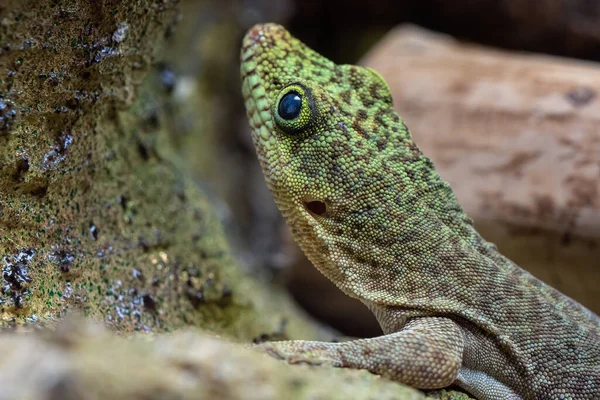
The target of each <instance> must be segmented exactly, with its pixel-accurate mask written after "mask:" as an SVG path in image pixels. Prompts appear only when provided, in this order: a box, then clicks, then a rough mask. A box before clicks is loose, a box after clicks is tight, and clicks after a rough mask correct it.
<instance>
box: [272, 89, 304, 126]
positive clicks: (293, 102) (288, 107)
mask: <svg viewBox="0 0 600 400" xmlns="http://www.w3.org/2000/svg"><path fill="white" fill-rule="evenodd" d="M301 109H302V97H300V95H299V94H298V93H296V92H289V93H288V94H286V95H285V96H283V97H282V98H281V100H280V101H279V109H278V110H277V111H278V112H279V116H280V117H281V118H283V119H287V120H290V119H294V118H296V117H298V115H300V110H301Z"/></svg>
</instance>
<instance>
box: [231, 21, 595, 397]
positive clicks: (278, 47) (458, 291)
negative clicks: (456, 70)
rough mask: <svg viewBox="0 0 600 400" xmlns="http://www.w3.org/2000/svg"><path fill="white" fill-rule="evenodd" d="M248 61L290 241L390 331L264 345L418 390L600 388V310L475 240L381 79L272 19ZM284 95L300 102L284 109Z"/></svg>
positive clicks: (259, 30)
mask: <svg viewBox="0 0 600 400" xmlns="http://www.w3.org/2000/svg"><path fill="white" fill-rule="evenodd" d="M241 58H242V65H241V72H242V79H243V95H244V99H245V101H246V108H247V113H248V118H249V120H250V125H251V127H252V129H253V140H254V144H255V146H256V150H257V153H258V157H259V159H260V163H261V165H262V169H263V172H264V175H265V178H266V181H267V184H268V186H269V188H270V190H271V192H272V193H273V196H274V198H275V201H276V202H277V205H278V206H279V209H280V210H281V212H282V213H283V215H284V216H285V218H286V220H287V222H288V224H289V226H290V227H291V229H292V232H293V235H294V238H295V239H296V240H297V241H298V243H299V244H300V246H301V247H302V249H303V251H304V252H305V253H306V254H307V255H308V257H309V258H310V259H311V261H312V262H313V264H314V265H315V266H316V267H317V268H318V269H319V270H320V271H321V272H322V273H323V274H324V275H326V276H327V277H328V278H329V279H331V280H332V281H333V282H334V283H335V284H336V285H337V286H338V287H339V288H340V289H341V290H343V291H344V292H345V293H346V294H348V295H349V296H352V297H355V298H358V299H360V300H361V301H363V302H364V303H365V304H366V305H367V306H368V307H369V308H370V309H371V310H372V311H373V313H374V314H375V315H376V316H377V318H378V320H379V322H380V324H381V326H382V328H383V331H384V332H385V336H381V337H378V338H373V339H363V340H356V341H351V342H345V343H322V342H307V341H287V342H273V343H268V344H266V345H264V347H265V349H266V350H267V351H268V352H269V353H270V354H272V355H274V356H276V357H279V358H282V359H286V360H288V361H289V362H308V363H311V364H326V365H333V366H338V367H348V368H362V369H368V370H370V371H372V372H374V373H377V374H381V375H383V376H387V377H389V378H391V379H394V380H397V381H399V382H402V383H405V384H408V385H412V386H414V387H417V388H422V389H428V388H440V387H445V386H448V385H451V384H457V385H459V386H460V387H462V388H464V389H465V390H466V391H468V392H469V393H471V394H473V395H475V396H476V397H478V398H480V399H520V398H524V399H598V398H600V336H599V335H600V333H599V332H600V322H599V319H598V317H597V316H596V315H594V314H593V313H591V312H590V311H588V310H587V309H586V308H584V307H583V306H581V305H579V304H578V303H577V302H575V301H573V300H571V299H570V298H568V297H566V296H564V295H563V294H561V293H560V292H558V291H557V290H555V289H553V288H551V287H549V286H547V285H546V284H544V283H543V282H541V281H539V280H537V279H536V278H534V277H533V276H531V275H530V274H529V273H527V272H525V271H524V270H522V269H521V268H519V267H518V266H517V265H515V264H514V263H513V262H511V261H510V260H508V259H507V258H505V257H504V256H502V255H501V254H500V253H498V251H497V250H496V247H495V246H494V245H493V244H490V243H487V242H486V241H485V240H484V239H482V238H481V236H480V235H479V234H478V233H477V231H476V230H475V229H474V227H473V225H472V223H471V220H470V219H469V218H468V217H467V216H466V215H465V213H464V212H463V210H462V208H461V206H460V205H459V204H458V202H457V200H456V198H455V196H454V193H453V192H452V189H451V188H450V186H449V185H448V184H447V183H446V182H445V181H443V180H442V179H441V178H440V177H439V175H438V174H437V172H436V171H435V169H434V166H433V164H432V162H431V161H430V160H429V159H428V158H427V157H425V156H424V155H423V154H422V153H421V151H420V150H419V148H418V147H417V145H416V144H415V143H414V141H413V140H412V138H411V135H410V133H409V131H408V129H407V127H406V125H405V124H404V123H403V121H402V119H401V118H400V117H399V116H398V114H396V113H395V112H394V110H393V108H392V98H391V95H390V91H389V88H388V87H387V85H386V83H385V82H384V80H383V79H382V78H381V76H379V75H378V74H377V73H376V72H374V71H373V70H370V69H367V68H362V67H357V66H350V65H336V64H334V63H333V62H331V61H330V60H328V59H326V58H324V57H322V56H320V55H319V54H317V53H316V52H314V51H313V50H311V49H309V48H308V47H306V46H305V45H304V44H302V43H301V42H300V41H298V40H297V39H295V38H293V37H292V36H290V34H289V33H288V32H287V31H286V30H285V29H284V28H283V27H281V26H278V25H274V24H266V25H257V26H255V27H254V28H252V29H251V30H250V31H249V32H248V34H247V35H246V37H245V38H244V42H243V48H242V51H241ZM290 92H293V93H295V94H297V95H298V97H300V98H301V99H302V105H301V110H300V112H299V113H298V116H297V118H292V119H283V118H282V117H281V113H280V111H279V109H278V106H279V103H280V102H281V99H282V98H283V97H284V96H286V94H288V93H290ZM431 112H432V113H433V112H435V110H431ZM446 134H451V132H446ZM315 295H318V294H315Z"/></svg>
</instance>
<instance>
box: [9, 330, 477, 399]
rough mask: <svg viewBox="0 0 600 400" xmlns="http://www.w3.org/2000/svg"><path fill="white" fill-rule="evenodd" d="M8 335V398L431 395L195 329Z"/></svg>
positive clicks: (378, 397)
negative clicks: (280, 357) (290, 360)
mask: <svg viewBox="0 0 600 400" xmlns="http://www.w3.org/2000/svg"><path fill="white" fill-rule="evenodd" d="M0 339H1V340H0V354H2V357H1V358H0V388H1V389H0V398H1V399H2V400H12V399H15V400H16V399H19V400H35V399H40V400H42V399H44V400H45V399H81V400H86V399H90V400H91V399H114V400H119V399H128V400H129V399H140V400H141V399H143V400H152V399H222V400H230V399H231V400H233V399H247V400H252V399H260V400H269V399H291V400H293V399H315V400H316V399H332V400H333V399H340V400H341V399H357V400H359V399H390V400H391V399H398V400H400V399H406V400H418V399H424V398H425V396H424V395H423V394H422V393H420V392H418V391H416V390H414V389H410V388H407V387H405V386H402V385H399V384H396V383H394V382H391V381H388V380H386V379H382V378H380V377H379V376H376V375H372V374H370V373H369V372H367V371H357V370H342V369H334V368H319V367H313V368H310V367H308V366H306V365H288V364H284V363H282V362H280V361H277V360H275V359H273V358H271V357H269V356H268V355H266V354H263V353H259V352H258V351H253V350H249V349H245V348H243V346H240V345H234V344H232V343H229V342H226V341H223V340H220V339H217V338H215V337H212V336H207V335H204V334H199V333H194V332H191V331H182V332H177V333H174V334H171V335H161V336H159V337H157V338H156V339H155V340H147V339H146V338H145V337H144V336H136V337H134V338H132V339H130V340H126V339H123V338H118V337H115V336H114V335H109V334H106V332H103V331H102V330H100V329H99V328H98V327H96V326H90V325H81V324H76V325H75V324H73V323H72V322H71V323H69V324H66V325H63V326H60V327H59V329H58V331H57V332H56V333H49V332H38V333H37V334H31V333H28V334H19V335H15V334H13V335H8V334H4V335H3V334H0ZM444 396H445V397H441V398H455V399H468V397H463V396H462V395H460V394H455V395H454V396H455V397H449V396H450V394H448V393H446V394H444Z"/></svg>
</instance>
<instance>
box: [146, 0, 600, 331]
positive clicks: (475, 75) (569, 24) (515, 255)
mask: <svg viewBox="0 0 600 400" xmlns="http://www.w3.org/2000/svg"><path fill="white" fill-rule="evenodd" d="M260 22H278V23H280V24H283V25H285V26H286V27H287V28H288V29H289V30H290V31H291V32H292V34H293V35H295V36H296V37H298V38H299V39H301V40H302V41H304V42H305V43H307V44H308V45H309V46H311V47H312V48H314V49H315V50H317V51H319V52H320V53H322V54H324V55H325V56H327V57H329V58H331V59H332V60H333V61H335V62H337V63H361V64H366V65H369V66H372V67H374V68H375V69H377V70H378V71H380V72H381V73H382V74H383V75H384V77H385V78H386V80H388V82H389V83H390V87H391V89H392V92H393V94H394V101H395V107H396V108H397V110H398V111H399V112H400V114H401V115H402V116H403V117H404V118H405V120H406V121H407V124H408V126H409V127H411V129H412V131H413V135H414V137H415V139H416V141H417V143H418V144H419V145H420V146H421V148H422V149H423V150H424V152H425V153H426V154H427V155H429V156H430V157H432V158H433V160H434V162H435V163H436V165H437V167H438V169H439V170H440V173H441V174H442V176H443V177H444V178H446V179H447V180H449V181H450V183H451V184H452V185H453V187H454V188H455V190H456V192H457V195H458V197H459V199H460V200H461V202H462V203H463V205H464V206H465V208H466V209H467V212H468V213H469V214H470V216H471V217H472V218H473V219H474V220H475V224H476V226H477V227H478V228H479V229H480V230H481V232H482V233H483V234H484V236H485V237H486V238H487V239H488V240H491V241H493V242H495V243H496V244H497V245H498V246H499V248H500V250H501V251H502V252H503V253H505V254H506V255H507V256H509V257H510V258H512V259H513V260H514V261H516V262H517V263H519V264H520V265H521V266H523V267H524V268H526V269H528V270H530V271H531V272H532V273H534V275H536V276H538V277H540V278H542V279H543V280H545V281H547V282H549V283H551V284H552V285H553V286H555V287H557V288H559V289H560V290H561V291H563V292H565V293H566V294H568V295H570V296H572V297H574V298H576V299H577V300H579V301H580V302H582V303H583V304H585V305H586V306H587V307H589V308H590V309H592V310H593V311H595V312H596V313H598V312H600V294H598V290H597V288H598V287H600V272H599V271H600V261H599V260H600V246H599V245H598V243H599V242H600V204H599V198H600V183H599V182H600V124H599V122H600V121H599V119H600V104H599V101H598V97H597V96H596V93H597V90H600V68H599V67H598V64H595V63H594V61H600V51H599V50H600V2H598V1H595V0H456V1H442V0H421V1H418V2H414V1H399V0H395V1H392V0H390V1H386V0H370V1H359V0H345V1H341V0H339V1H338V0H330V1H300V0H296V1H294V0H229V1H223V0H182V1H181V14H180V21H179V23H178V24H177V25H176V26H175V27H174V28H173V30H172V31H170V32H169V37H168V46H167V48H166V52H165V54H164V56H163V57H162V59H161V60H160V61H159V62H158V63H157V64H156V68H155V71H154V73H153V75H154V79H156V81H157V82H159V84H160V85H162V86H163V87H164V90H166V91H167V92H169V93H170V96H169V97H167V99H166V100H164V103H158V104H154V103H152V102H149V103H148V104H149V105H148V110H146V113H147V116H148V117H147V121H148V122H147V129H148V131H149V132H151V131H152V129H154V128H153V126H154V125H157V124H156V122H157V121H158V120H160V121H161V122H166V123H167V124H169V125H170V126H171V129H170V132H172V134H173V136H174V137H173V138H172V139H173V140H174V141H175V143H177V151H178V153H179V154H178V157H177V159H178V165H177V167H178V168H179V169H180V170H185V171H186V173H189V174H191V175H192V176H194V178H195V179H196V181H197V182H198V184H199V185H201V186H202V187H203V189H204V190H205V191H206V192H207V193H209V194H210V196H211V198H212V199H213V202H214V204H215V206H216V207H217V209H218V210H219V211H220V216H221V218H222V220H223V221H224V222H225V225H226V229H227V232H228V237H229V240H230V242H231V244H232V246H231V247H232V248H233V249H234V251H235V252H236V256H237V257H238V258H239V259H240V260H241V261H242V262H243V264H244V265H245V266H246V267H247V268H248V269H249V270H250V271H252V272H253V273H255V274H256V275H257V276H259V277H261V279H264V280H267V281H272V282H273V283H274V284H278V285H285V286H286V287H287V288H288V289H289V291H290V292H291V293H292V294H293V296H294V297H295V299H296V300H297V301H298V303H300V304H301V305H302V306H303V307H304V308H305V309H306V310H307V311H308V312H309V313H310V314H312V315H313V316H315V317H316V318H318V319H319V320H321V321H323V322H324V323H326V324H329V325H331V326H333V327H334V328H336V329H338V330H339V331H340V332H342V333H343V334H347V335H352V336H374V335H377V334H378V333H379V327H378V325H377V323H376V321H375V320H374V318H373V317H372V316H371V315H370V313H369V312H368V311H366V309H364V308H363V306H362V305H361V304H360V303H358V302H356V301H353V300H351V299H348V298H347V297H346V296H344V295H342V294H341V293H340V292H339V291H338V290H337V289H336V288H335V287H333V285H331V284H330V283H329V282H327V281H326V280H325V279H324V278H322V277H321V276H320V274H319V273H318V271H317V270H316V269H315V268H314V267H313V266H312V265H310V263H309V262H308V261H307V260H306V259H305V258H304V256H303V255H302V253H301V252H300V251H299V250H298V249H297V248H296V246H295V245H294V243H293V241H292V239H291V237H290V235H289V232H288V230H287V227H286V226H285V223H284V222H283V221H282V219H281V217H280V215H279V212H278V210H277V209H276V207H275V204H274V202H273V200H272V198H271V195H270V193H268V191H267V188H266V185H265V184H264V180H263V177H262V173H261V171H260V168H259V165H258V162H257V159H256V156H255V153H254V149H253V146H252V143H251V141H250V132H249V128H248V126H247V121H246V117H245V113H244V109H243V103H242V98H241V93H240V81H239V78H238V76H239V72H238V69H239V61H238V57H239V46H240V43H241V39H242V37H243V35H244V33H245V31H246V30H247V29H248V28H250V27H251V26H252V25H254V24H255V23H260ZM406 24H411V25H406ZM413 24H414V25H418V26H420V27H422V28H423V29H417V28H416V27H415V26H414V25H413ZM436 32H437V33H436ZM440 34H445V35H440ZM446 35H449V36H446ZM450 36H451V37H452V38H454V39H452V38H451V37H450ZM483 46H485V47H483ZM548 55H552V56H560V58H555V57H548ZM148 137H151V136H148Z"/></svg>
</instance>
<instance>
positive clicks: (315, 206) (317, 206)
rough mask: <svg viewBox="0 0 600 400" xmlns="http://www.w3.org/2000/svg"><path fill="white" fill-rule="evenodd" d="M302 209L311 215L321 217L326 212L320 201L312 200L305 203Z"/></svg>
mask: <svg viewBox="0 0 600 400" xmlns="http://www.w3.org/2000/svg"><path fill="white" fill-rule="evenodd" d="M304 207H306V209H307V210H308V211H310V212H311V213H313V214H315V215H318V216H322V215H325V213H326V212H327V206H326V205H325V203H323V202H322V201H318V200H313V201H305V202H304Z"/></svg>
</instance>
